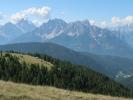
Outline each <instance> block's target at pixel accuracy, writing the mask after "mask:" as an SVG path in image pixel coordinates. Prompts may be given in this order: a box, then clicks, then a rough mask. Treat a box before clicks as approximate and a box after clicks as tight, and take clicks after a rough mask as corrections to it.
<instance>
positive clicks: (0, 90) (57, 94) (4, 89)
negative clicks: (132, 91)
mask: <svg viewBox="0 0 133 100" xmlns="http://www.w3.org/2000/svg"><path fill="white" fill-rule="evenodd" d="M0 100H133V99H126V98H119V97H111V96H103V95H94V94H89V93H82V92H74V91H68V90H63V89H57V88H54V87H48V86H32V85H25V84H16V83H13V82H5V81H0Z"/></svg>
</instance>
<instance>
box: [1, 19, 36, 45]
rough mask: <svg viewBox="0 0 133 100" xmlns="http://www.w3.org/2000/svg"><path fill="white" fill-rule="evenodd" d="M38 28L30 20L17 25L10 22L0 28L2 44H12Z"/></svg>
mask: <svg viewBox="0 0 133 100" xmlns="http://www.w3.org/2000/svg"><path fill="white" fill-rule="evenodd" d="M35 28H36V26H35V25H34V24H33V23H31V22H29V21H28V20H20V21H19V22H17V23H16V24H14V23H11V22H8V23H6V24H4V25H2V26H1V27H0V37H1V38H0V41H1V42H0V44H7V43H10V42H11V41H12V40H14V39H16V38H17V37H19V36H21V35H23V34H24V33H26V32H30V31H33V30H34V29H35Z"/></svg>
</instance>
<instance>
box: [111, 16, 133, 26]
mask: <svg viewBox="0 0 133 100" xmlns="http://www.w3.org/2000/svg"><path fill="white" fill-rule="evenodd" d="M111 23H112V25H115V26H118V25H129V24H132V23H133V16H127V17H125V18H119V17H112V20H111Z"/></svg>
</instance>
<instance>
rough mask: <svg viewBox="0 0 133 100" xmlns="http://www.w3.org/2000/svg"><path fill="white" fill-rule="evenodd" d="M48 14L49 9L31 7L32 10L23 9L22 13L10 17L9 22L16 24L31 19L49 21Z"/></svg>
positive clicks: (45, 7)
mask: <svg viewBox="0 0 133 100" xmlns="http://www.w3.org/2000/svg"><path fill="white" fill-rule="evenodd" d="M50 12H51V8H50V7H47V6H44V7H40V8H38V7H32V8H28V9H25V10H23V11H20V12H17V13H16V14H13V15H12V16H11V18H10V19H11V21H12V22H17V21H19V20H21V19H31V20H32V21H33V20H38V21H40V20H42V21H43V20H46V19H49V17H50Z"/></svg>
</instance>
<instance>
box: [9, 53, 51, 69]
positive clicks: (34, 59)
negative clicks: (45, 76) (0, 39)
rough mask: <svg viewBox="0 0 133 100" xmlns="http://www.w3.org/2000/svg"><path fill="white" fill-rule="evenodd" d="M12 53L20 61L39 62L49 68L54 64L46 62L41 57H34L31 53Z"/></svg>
mask: <svg viewBox="0 0 133 100" xmlns="http://www.w3.org/2000/svg"><path fill="white" fill-rule="evenodd" d="M10 54H12V55H13V56H16V57H18V58H19V61H20V62H26V63H27V64H39V65H44V66H46V67H47V68H50V67H52V66H53V64H51V63H50V62H46V61H44V60H42V59H40V58H37V57H32V56H30V55H24V54H17V53H10Z"/></svg>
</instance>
